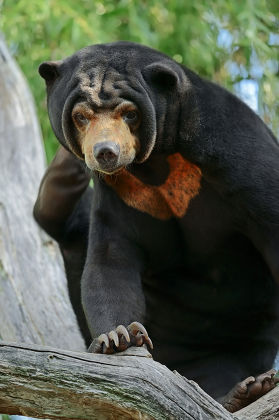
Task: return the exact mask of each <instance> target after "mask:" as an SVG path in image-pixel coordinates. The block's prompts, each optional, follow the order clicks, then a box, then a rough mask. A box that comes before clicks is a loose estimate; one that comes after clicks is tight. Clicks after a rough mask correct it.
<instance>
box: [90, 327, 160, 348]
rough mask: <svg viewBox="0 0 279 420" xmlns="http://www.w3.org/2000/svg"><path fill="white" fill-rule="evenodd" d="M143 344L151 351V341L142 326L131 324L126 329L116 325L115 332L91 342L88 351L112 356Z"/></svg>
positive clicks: (100, 336)
mask: <svg viewBox="0 0 279 420" xmlns="http://www.w3.org/2000/svg"><path fill="white" fill-rule="evenodd" d="M143 344H147V346H148V347H149V349H151V350H152V349H153V344H152V341H151V339H150V338H149V336H148V333H147V331H146V329H145V328H144V326H143V325H142V324H140V323H139V322H132V323H131V324H130V325H128V327H127V328H126V327H124V325H118V327H116V328H115V330H112V331H110V332H109V333H105V334H101V335H99V337H97V338H95V339H94V340H93V341H92V343H91V345H90V347H89V349H88V351H89V352H92V353H103V354H112V353H116V352H119V351H124V350H126V349H127V348H128V347H131V346H137V347H140V346H142V345H143Z"/></svg>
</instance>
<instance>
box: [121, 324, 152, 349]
mask: <svg viewBox="0 0 279 420" xmlns="http://www.w3.org/2000/svg"><path fill="white" fill-rule="evenodd" d="M127 329H128V331H129V332H130V333H131V334H132V335H134V336H136V335H137V334H138V333H141V334H142V335H143V337H144V342H145V343H146V344H147V345H148V346H149V347H150V349H151V350H153V343H152V341H151V339H150V338H149V336H148V333H147V331H146V329H145V328H144V326H143V325H142V324H141V323H140V322H137V321H135V322H132V323H131V324H130V325H129V326H128V327H127ZM138 345H142V342H141V343H139V344H138Z"/></svg>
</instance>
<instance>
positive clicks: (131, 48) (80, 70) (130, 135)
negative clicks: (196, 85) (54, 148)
mask: <svg viewBox="0 0 279 420" xmlns="http://www.w3.org/2000/svg"><path fill="white" fill-rule="evenodd" d="M39 73H40V75H41V76H42V77H43V78H44V79H45V81H46V85H47V96H48V101H47V102H48V112H49V117H50V121H51V125H52V128H53V130H54V132H55V135H56V136H57V138H58V140H59V141H60V143H61V144H62V145H63V146H64V147H66V148H67V149H68V150H70V151H71V152H72V153H74V154H75V155H76V156H78V157H79V158H80V159H83V160H84V161H85V162H86V164H87V166H88V168H89V169H91V170H93V171H99V172H104V173H108V174H111V173H114V172H116V171H118V170H119V169H121V168H123V167H126V166H128V165H130V164H132V163H141V162H144V161H145V160H146V159H148V157H149V156H150V154H151V153H152V152H153V153H156V151H159V152H160V153H162V152H163V153H171V152H172V150H173V149H174V143H175V141H176V139H177V136H178V135H179V125H180V119H181V118H182V117H181V103H182V102H183V107H184V108H185V101H187V98H188V99H189V98H191V92H192V89H191V87H192V86H191V83H190V81H189V78H188V77H187V76H186V74H185V70H184V69H183V68H182V67H181V66H180V65H178V64H177V63H176V62H175V61H173V60H171V59H170V58H168V57H167V56H165V55H164V54H161V53H159V52H157V51H155V50H153V49H150V48H148V47H144V46H142V45H138V44H134V43H129V42H116V43H111V44H103V45H102V44H100V45H93V46H90V47H86V48H84V49H82V50H80V51H78V52H76V53H75V54H73V55H72V56H71V57H69V58H66V59H65V60H62V61H57V62H45V63H42V64H41V65H40V67H39ZM190 102H193V101H190ZM183 118H184V124H185V118H186V117H185V116H184V117H183ZM186 119H187V118H186Z"/></svg>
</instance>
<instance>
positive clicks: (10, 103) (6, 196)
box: [0, 37, 85, 351]
mask: <svg viewBox="0 0 279 420" xmlns="http://www.w3.org/2000/svg"><path fill="white" fill-rule="evenodd" d="M45 166H46V165H45V158H44V150H43V145H42V141H41V134H40V129H39V125H38V122H37V118H36V113H35V109H34V104H33V99H32V97H31V94H30V92H29V89H28V88H27V84H26V82H25V80H24V78H23V76H22V74H21V72H20V70H19V69H18V67H17V65H16V64H15V62H14V60H13V59H12V58H11V56H10V54H9V52H8V50H7V48H6V46H5V44H4V41H3V39H1V37H0V171H1V172H0V339H2V340H9V341H19V342H26V343H37V344H44V345H54V346H57V347H60V348H67V349H70V350H79V351H82V350H83V349H84V348H85V347H84V342H83V339H82V337H81V334H80V332H79V329H78V326H77V322H76V318H75V315H74V313H73V310H72V308H71V305H70V302H69V298H68V292H67V286H66V280H65V275H64V270H63V264H62V261H61V257H60V254H59V250H58V249H57V246H56V244H55V243H54V242H53V241H52V240H51V239H50V238H49V237H47V236H46V235H45V234H44V233H43V232H42V231H41V230H40V229H39V227H38V226H37V225H36V223H35V222H34V220H33V217H32V208H33V204H34V202H35V199H36V194H37V191H38V187H39V183H40V180H41V178H42V176H43V174H44V171H45Z"/></svg>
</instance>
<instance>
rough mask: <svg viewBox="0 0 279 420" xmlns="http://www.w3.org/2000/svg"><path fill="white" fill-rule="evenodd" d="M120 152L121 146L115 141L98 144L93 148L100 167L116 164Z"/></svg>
mask: <svg viewBox="0 0 279 420" xmlns="http://www.w3.org/2000/svg"><path fill="white" fill-rule="evenodd" d="M119 152H120V147H119V144H117V143H114V142H113V141H104V142H101V143H96V144H95V145H94V147H93V154H94V157H95V159H96V160H97V162H98V163H99V164H100V165H106V164H109V165H111V164H114V163H116V161H117V159H118V156H119Z"/></svg>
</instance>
